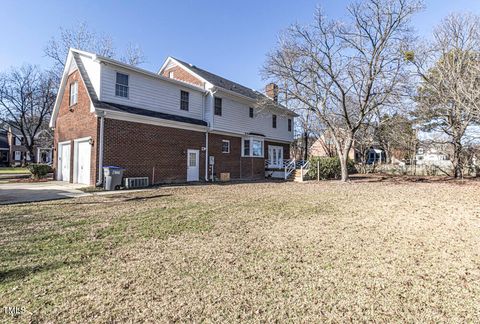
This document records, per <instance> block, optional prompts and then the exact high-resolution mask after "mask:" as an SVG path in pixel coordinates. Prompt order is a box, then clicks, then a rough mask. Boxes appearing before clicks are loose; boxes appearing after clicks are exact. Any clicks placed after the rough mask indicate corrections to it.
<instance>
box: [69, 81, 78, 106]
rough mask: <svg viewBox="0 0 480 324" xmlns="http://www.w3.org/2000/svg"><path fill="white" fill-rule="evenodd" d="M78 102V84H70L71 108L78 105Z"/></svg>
mask: <svg viewBox="0 0 480 324" xmlns="http://www.w3.org/2000/svg"><path fill="white" fill-rule="evenodd" d="M77 102H78V82H77V81H75V82H73V83H71V84H70V106H73V105H76V104H77Z"/></svg>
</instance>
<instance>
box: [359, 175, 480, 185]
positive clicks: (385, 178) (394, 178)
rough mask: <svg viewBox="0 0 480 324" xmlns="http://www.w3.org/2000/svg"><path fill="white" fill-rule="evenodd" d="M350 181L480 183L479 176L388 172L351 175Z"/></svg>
mask: <svg viewBox="0 0 480 324" xmlns="http://www.w3.org/2000/svg"><path fill="white" fill-rule="evenodd" d="M350 180H351V181H352V182H368V183H381V182H385V183H395V184H402V183H451V184H459V185H463V184H469V183H480V181H479V180H480V179H479V178H464V179H455V178H453V177H447V176H413V175H411V176H410V175H405V176H404V175H388V174H362V175H352V176H351V177H350Z"/></svg>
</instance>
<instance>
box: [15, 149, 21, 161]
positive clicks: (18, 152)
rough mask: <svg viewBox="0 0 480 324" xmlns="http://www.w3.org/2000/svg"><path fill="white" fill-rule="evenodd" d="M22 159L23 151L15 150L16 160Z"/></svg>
mask: <svg viewBox="0 0 480 324" xmlns="http://www.w3.org/2000/svg"><path fill="white" fill-rule="evenodd" d="M21 159H22V152H20V151H15V161H20V160H21Z"/></svg>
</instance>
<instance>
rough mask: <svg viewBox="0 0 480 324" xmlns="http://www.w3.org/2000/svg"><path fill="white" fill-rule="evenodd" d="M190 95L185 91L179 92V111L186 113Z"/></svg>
mask: <svg viewBox="0 0 480 324" xmlns="http://www.w3.org/2000/svg"><path fill="white" fill-rule="evenodd" d="M189 96H190V94H189V93H188V92H187V91H183V90H180V109H181V110H186V111H188V100H189Z"/></svg>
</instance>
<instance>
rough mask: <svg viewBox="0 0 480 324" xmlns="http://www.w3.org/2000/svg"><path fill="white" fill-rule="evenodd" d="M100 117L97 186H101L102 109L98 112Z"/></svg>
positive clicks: (103, 122) (103, 123)
mask: <svg viewBox="0 0 480 324" xmlns="http://www.w3.org/2000/svg"><path fill="white" fill-rule="evenodd" d="M98 116H99V117H100V134H99V136H98V137H99V138H98V139H97V141H98V181H97V183H96V186H97V187H101V186H102V184H103V133H104V128H105V112H104V111H102V112H100V113H98Z"/></svg>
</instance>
